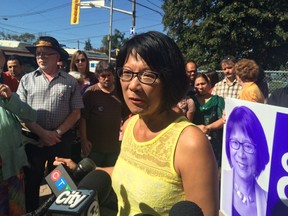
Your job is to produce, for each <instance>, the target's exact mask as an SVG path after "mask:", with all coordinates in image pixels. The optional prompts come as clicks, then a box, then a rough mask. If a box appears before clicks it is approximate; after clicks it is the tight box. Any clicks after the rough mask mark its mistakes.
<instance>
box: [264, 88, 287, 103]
mask: <svg viewBox="0 0 288 216" xmlns="http://www.w3.org/2000/svg"><path fill="white" fill-rule="evenodd" d="M267 104H270V105H275V106H281V107H287V108H288V86H286V87H284V88H279V89H276V90H275V91H273V92H272V93H271V95H270V96H269V97H268V99H267Z"/></svg>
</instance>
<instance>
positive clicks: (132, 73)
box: [116, 67, 160, 85]
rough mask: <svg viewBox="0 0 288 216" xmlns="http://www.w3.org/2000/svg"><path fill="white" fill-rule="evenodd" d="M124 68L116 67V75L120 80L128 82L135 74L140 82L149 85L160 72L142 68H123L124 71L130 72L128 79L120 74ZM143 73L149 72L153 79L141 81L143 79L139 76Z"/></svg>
mask: <svg viewBox="0 0 288 216" xmlns="http://www.w3.org/2000/svg"><path fill="white" fill-rule="evenodd" d="M124 69H125V68H122V67H121V68H117V70H116V73H117V76H118V77H119V79H120V80H122V81H123V82H130V81H131V80H132V79H133V78H134V77H135V75H136V77H137V79H138V80H139V82H140V83H143V84H146V85H151V84H153V83H155V81H156V80H157V79H158V78H159V76H160V74H159V73H157V72H154V71H148V70H143V71H131V70H128V69H125V71H126V72H127V73H130V75H131V77H130V78H129V79H127V80H126V79H123V77H122V75H123V71H124ZM144 73H149V74H153V75H154V76H155V78H154V80H153V81H152V82H143V80H142V79H141V76H142V75H143V74H144Z"/></svg>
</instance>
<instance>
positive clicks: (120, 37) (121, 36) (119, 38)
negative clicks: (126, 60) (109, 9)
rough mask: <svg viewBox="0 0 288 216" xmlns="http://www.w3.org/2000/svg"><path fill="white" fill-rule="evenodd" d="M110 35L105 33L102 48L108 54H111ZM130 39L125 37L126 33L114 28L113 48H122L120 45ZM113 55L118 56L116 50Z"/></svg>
mask: <svg viewBox="0 0 288 216" xmlns="http://www.w3.org/2000/svg"><path fill="white" fill-rule="evenodd" d="M108 39H109V35H105V36H104V37H103V39H102V47H101V50H102V51H103V52H105V53H106V54H107V55H108V54H109V40H108ZM127 40H128V38H125V33H121V32H120V31H119V30H118V29H115V30H114V34H112V36H111V50H116V49H120V47H121V46H122V45H123V44H124V43H125V42H126V41H127ZM111 57H116V52H112V53H111Z"/></svg>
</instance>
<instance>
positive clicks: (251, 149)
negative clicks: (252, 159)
mask: <svg viewBox="0 0 288 216" xmlns="http://www.w3.org/2000/svg"><path fill="white" fill-rule="evenodd" d="M229 144H230V146H231V148H233V149H235V150H238V149H239V148H240V146H242V147H243V149H244V151H245V152H246V153H248V154H255V152H256V147H255V145H254V144H252V143H249V142H244V143H241V142H239V141H237V140H234V139H231V140H230V141H229Z"/></svg>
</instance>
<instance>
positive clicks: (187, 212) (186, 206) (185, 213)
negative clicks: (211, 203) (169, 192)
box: [169, 201, 204, 216]
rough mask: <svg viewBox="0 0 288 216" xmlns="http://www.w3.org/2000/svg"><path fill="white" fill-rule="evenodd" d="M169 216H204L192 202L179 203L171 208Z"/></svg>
mask: <svg viewBox="0 0 288 216" xmlns="http://www.w3.org/2000/svg"><path fill="white" fill-rule="evenodd" d="M169 216H204V215H203V212H202V209H201V208H200V207H199V206H198V205H197V204H196V203H194V202H192V201H180V202H178V203H176V204H175V205H173V206H172V208H171V210H170V212H169Z"/></svg>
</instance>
